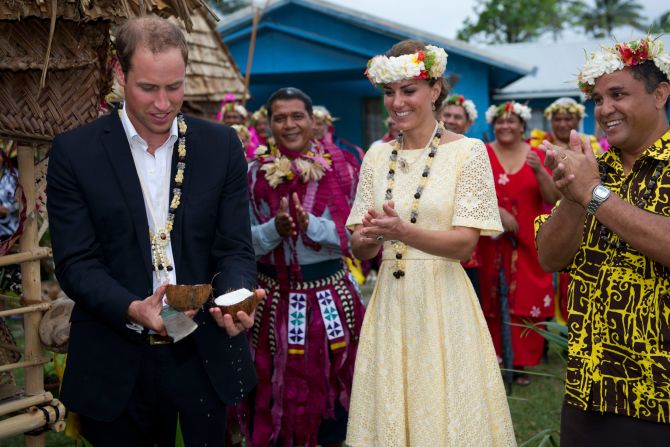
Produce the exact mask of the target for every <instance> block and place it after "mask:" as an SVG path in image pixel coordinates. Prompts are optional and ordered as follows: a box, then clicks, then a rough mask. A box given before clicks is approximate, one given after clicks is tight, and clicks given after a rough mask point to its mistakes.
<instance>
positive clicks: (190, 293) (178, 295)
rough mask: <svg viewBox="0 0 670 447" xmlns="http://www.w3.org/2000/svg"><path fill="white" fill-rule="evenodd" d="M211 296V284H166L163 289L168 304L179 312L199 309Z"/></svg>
mask: <svg viewBox="0 0 670 447" xmlns="http://www.w3.org/2000/svg"><path fill="white" fill-rule="evenodd" d="M211 295H212V285H211V284H193V285H185V284H168V286H167V288H166V289H165V296H166V297H167V302H168V304H169V305H170V306H172V307H174V308H175V309H177V310H178V311H180V312H186V311H187V310H194V309H199V308H200V307H201V306H202V305H203V304H205V303H206V302H207V300H208V299H209V298H210V297H211Z"/></svg>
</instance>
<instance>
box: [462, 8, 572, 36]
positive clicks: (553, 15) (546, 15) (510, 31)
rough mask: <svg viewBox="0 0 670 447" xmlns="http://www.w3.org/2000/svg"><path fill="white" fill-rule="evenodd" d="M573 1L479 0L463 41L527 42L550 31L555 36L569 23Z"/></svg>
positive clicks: (463, 29) (466, 21) (467, 23)
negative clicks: (474, 19) (474, 15)
mask: <svg viewBox="0 0 670 447" xmlns="http://www.w3.org/2000/svg"><path fill="white" fill-rule="evenodd" d="M573 3H574V2H572V1H560V0H477V4H476V5H475V7H474V11H475V14H476V15H477V20H476V21H472V20H470V18H467V19H466V20H465V22H464V24H463V28H462V29H461V30H459V31H458V34H457V38H458V39H461V40H476V41H479V42H481V43H488V44H498V43H517V42H528V41H533V40H536V39H537V38H539V37H540V36H541V35H543V34H545V33H547V32H550V33H552V34H553V35H554V38H556V37H558V36H559V35H560V34H561V31H562V30H563V28H564V26H566V25H567V24H569V23H570V21H569V19H570V16H571V14H570V13H571V8H572V7H573V6H572V5H573Z"/></svg>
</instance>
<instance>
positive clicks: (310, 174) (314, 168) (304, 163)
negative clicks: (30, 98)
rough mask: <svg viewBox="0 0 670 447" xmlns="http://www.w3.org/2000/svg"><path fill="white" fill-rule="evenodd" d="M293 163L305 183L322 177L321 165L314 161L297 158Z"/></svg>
mask: <svg viewBox="0 0 670 447" xmlns="http://www.w3.org/2000/svg"><path fill="white" fill-rule="evenodd" d="M294 163H295V166H296V167H297V168H298V171H299V172H300V177H301V178H302V181H303V182H305V183H307V182H309V181H318V180H319V179H321V177H323V172H324V170H323V166H321V165H320V164H319V163H315V162H313V161H311V160H306V159H304V158H298V159H297V160H295V162H294Z"/></svg>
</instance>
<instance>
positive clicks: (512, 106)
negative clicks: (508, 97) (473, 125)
mask: <svg viewBox="0 0 670 447" xmlns="http://www.w3.org/2000/svg"><path fill="white" fill-rule="evenodd" d="M511 113H514V114H516V115H518V116H519V118H521V119H522V120H523V121H524V122H526V123H527V122H528V121H530V117H531V112H530V108H529V107H528V106H525V105H523V104H519V103H518V102H516V101H507V102H504V103H502V104H498V105H497V106H496V105H493V106H491V107H489V108H488V110H487V111H486V122H487V123H489V124H491V123H493V121H494V120H495V119H496V118H498V117H500V116H505V115H509V114H511Z"/></svg>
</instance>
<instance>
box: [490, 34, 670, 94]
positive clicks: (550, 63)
mask: <svg viewBox="0 0 670 447" xmlns="http://www.w3.org/2000/svg"><path fill="white" fill-rule="evenodd" d="M661 39H662V40H663V42H664V43H665V46H666V48H670V36H662V37H661ZM601 45H604V46H608V47H610V46H612V45H613V40H612V39H593V40H589V41H578V42H533V43H518V44H506V45H492V46H490V47H488V48H489V49H491V50H492V51H495V52H496V53H501V54H504V55H505V57H509V58H513V59H519V60H522V61H526V62H527V63H530V64H532V65H535V66H536V67H537V70H536V71H535V72H534V73H531V74H528V75H526V76H525V77H523V78H521V79H519V80H517V81H515V82H513V83H511V84H510V85H508V86H506V87H505V88H503V89H500V90H499V91H498V92H497V93H496V94H494V96H493V99H494V100H497V101H501V100H506V99H533V98H553V97H558V96H579V95H580V91H579V89H578V88H577V81H576V79H577V73H579V70H580V69H581V67H582V65H583V64H584V61H585V55H586V54H588V53H591V52H592V51H595V50H597V49H598V48H600V46H601Z"/></svg>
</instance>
